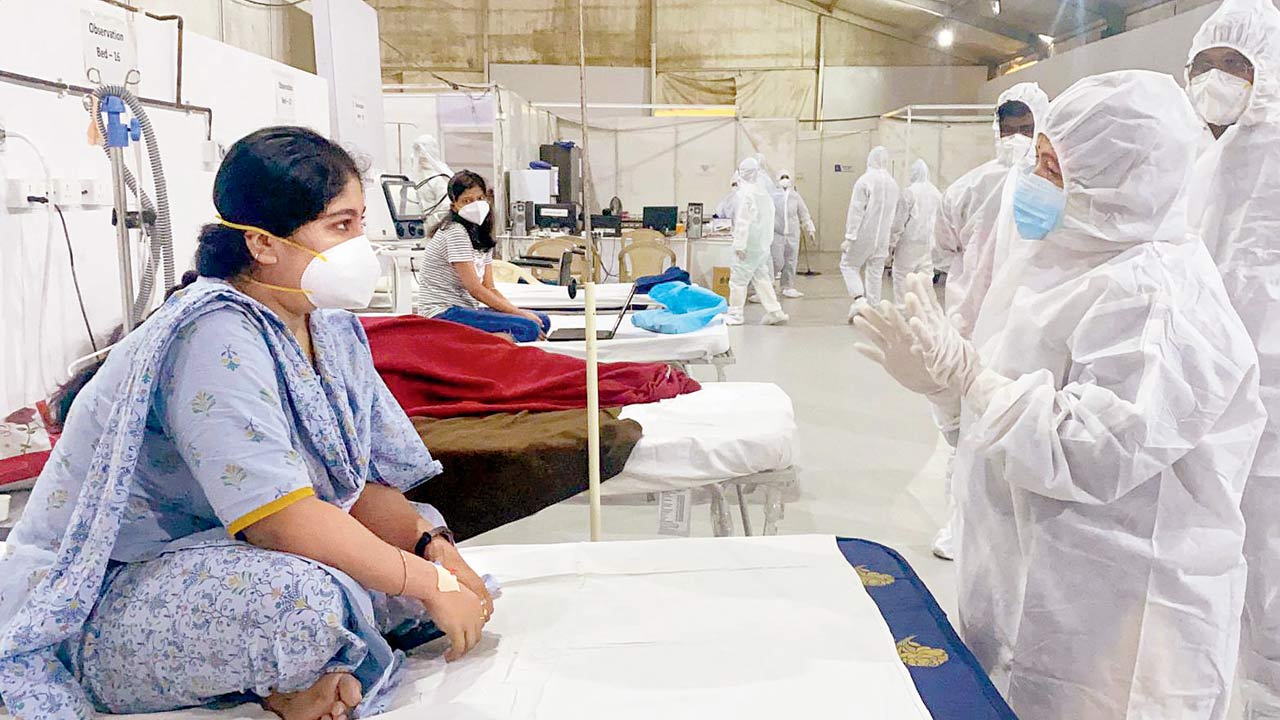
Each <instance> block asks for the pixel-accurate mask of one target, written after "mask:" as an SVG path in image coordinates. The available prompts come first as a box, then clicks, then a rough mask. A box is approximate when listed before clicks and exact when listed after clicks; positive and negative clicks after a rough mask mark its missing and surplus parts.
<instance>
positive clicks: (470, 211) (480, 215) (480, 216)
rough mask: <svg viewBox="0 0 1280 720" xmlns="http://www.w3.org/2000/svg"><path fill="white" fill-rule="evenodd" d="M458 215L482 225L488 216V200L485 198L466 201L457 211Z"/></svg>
mask: <svg viewBox="0 0 1280 720" xmlns="http://www.w3.org/2000/svg"><path fill="white" fill-rule="evenodd" d="M458 217H461V218H462V219H463V220H466V221H467V222H469V223H471V224H473V225H482V224H484V221H485V219H486V218H488V217H489V202H488V201H487V200H476V201H475V202H472V203H467V204H466V205H463V206H462V209H461V210H459V211H458Z"/></svg>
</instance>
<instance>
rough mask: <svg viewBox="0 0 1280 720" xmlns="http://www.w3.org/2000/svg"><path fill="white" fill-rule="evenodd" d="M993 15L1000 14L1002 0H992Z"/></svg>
mask: <svg viewBox="0 0 1280 720" xmlns="http://www.w3.org/2000/svg"><path fill="white" fill-rule="evenodd" d="M991 14H992V15H999V14H1000V0H991Z"/></svg>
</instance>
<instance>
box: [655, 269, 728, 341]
mask: <svg viewBox="0 0 1280 720" xmlns="http://www.w3.org/2000/svg"><path fill="white" fill-rule="evenodd" d="M649 297H650V298H653V299H654V300H656V301H658V302H660V303H662V304H663V305H665V306H666V308H665V309H662V310H645V311H643V312H638V313H636V314H635V315H633V316H632V317H631V322H632V323H634V324H635V326H636V327H638V328H644V329H645V330H649V331H650V332H657V333H663V334H664V335H680V334H682V333H690V332H693V331H695V330H701V329H702V328H704V327H706V326H708V325H710V324H711V321H712V320H715V318H716V316H717V315H720V314H721V313H723V312H724V311H725V310H727V309H728V307H729V305H728V303H726V302H725V301H724V298H722V297H720V296H719V295H717V294H715V293H713V292H711V291H710V290H707V289H706V288H701V287H698V286H697V285H690V284H688V283H684V282H668V283H663V284H661V285H657V286H655V287H654V288H652V289H651V290H649Z"/></svg>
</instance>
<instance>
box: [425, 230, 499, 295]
mask: <svg viewBox="0 0 1280 720" xmlns="http://www.w3.org/2000/svg"><path fill="white" fill-rule="evenodd" d="M468 261H470V262H473V263H475V267H476V275H477V276H479V278H480V279H481V280H484V272H485V269H486V268H488V267H489V265H491V264H493V251H492V250H486V251H483V252H481V251H480V250H476V249H475V248H473V247H472V246H471V236H470V235H468V234H467V231H466V228H464V227H462V226H461V225H459V224H458V223H457V222H452V221H446V222H445V224H443V225H441V226H440V229H439V230H436V234H435V235H432V236H431V239H430V240H428V241H427V249H426V250H425V251H424V252H423V253H422V256H421V257H420V258H419V259H418V270H417V279H418V290H417V292H416V293H414V296H413V312H414V314H416V315H422V316H423V317H435V316H437V315H439V314H440V313H442V312H444V311H446V310H448V309H449V308H455V307H461V308H468V309H476V308H479V307H480V303H479V302H477V301H476V299H475V298H473V297H471V293H469V292H467V288H466V287H464V286H463V284H462V281H461V280H459V279H458V273H457V271H456V270H454V268H453V263H457V262H468Z"/></svg>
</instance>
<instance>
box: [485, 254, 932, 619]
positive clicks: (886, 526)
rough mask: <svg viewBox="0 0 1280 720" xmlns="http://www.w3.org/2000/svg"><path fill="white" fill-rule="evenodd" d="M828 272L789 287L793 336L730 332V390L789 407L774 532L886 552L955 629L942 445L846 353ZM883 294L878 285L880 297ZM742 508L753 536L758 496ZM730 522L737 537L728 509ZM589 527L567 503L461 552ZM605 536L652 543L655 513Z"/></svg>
mask: <svg viewBox="0 0 1280 720" xmlns="http://www.w3.org/2000/svg"><path fill="white" fill-rule="evenodd" d="M836 260H837V257H836V256H835V255H831V256H822V257H821V259H819V258H818V257H816V256H815V258H814V263H815V269H817V270H819V271H820V272H821V273H822V274H820V275H816V276H812V277H805V276H801V277H799V278H798V280H797V283H796V284H797V287H799V288H800V289H801V290H803V291H804V292H805V293H806V296H805V297H804V298H800V299H796V300H784V301H783V307H784V309H785V310H786V312H787V313H788V314H790V315H791V322H790V324H788V325H785V326H778V327H764V326H761V325H760V324H759V321H760V318H761V316H762V315H763V314H764V310H763V309H762V308H761V307H760V306H759V305H748V307H747V324H746V325H744V326H743V327H741V328H731V332H732V337H733V352H734V354H735V355H736V356H737V364H736V365H734V366H731V367H730V368H729V369H728V376H729V380H731V381H739V382H772V383H776V384H778V385H780V386H781V387H782V388H783V389H784V390H786V392H787V393H788V394H789V395H790V396H791V399H792V401H793V403H794V405H795V413H796V423H797V425H798V426H799V432H798V434H797V445H796V458H795V465H796V479H797V490H796V492H795V493H793V494H792V495H791V496H789V502H788V503H787V508H786V517H785V518H784V519H783V521H782V522H781V523H779V530H778V531H779V533H782V534H799V533H830V534H834V535H842V536H846V537H858V538H865V539H868V540H873V541H875V542H879V543H882V544H884V545H888V546H889V547H891V548H894V549H895V550H897V551H898V552H900V553H901V554H902V555H903V556H904V557H906V559H907V560H908V562H910V563H911V565H912V566H913V567H914V568H915V570H916V572H917V573H919V575H920V577H921V578H923V579H924V581H925V583H926V584H927V585H928V586H929V589H930V590H932V591H933V594H934V595H935V596H936V597H937V599H938V602H939V603H940V604H941V605H942V607H943V608H944V609H946V611H947V612H948V613H949V614H952V616H953V617H954V611H955V607H956V591H955V575H954V565H953V564H952V563H950V562H946V561H943V560H939V559H937V558H935V557H934V556H933V555H932V553H931V550H930V548H931V547H932V543H933V536H934V533H935V532H936V531H937V529H938V527H939V525H940V524H941V523H942V522H943V521H944V519H945V514H946V509H945V508H946V499H945V493H944V488H943V482H944V476H945V469H946V444H945V443H944V442H942V440H941V438H940V437H939V435H938V432H937V430H936V428H935V427H934V425H933V422H932V420H931V419H930V416H929V407H928V402H927V401H925V400H924V399H923V398H922V397H920V396H918V395H914V394H912V393H909V392H907V391H906V390H903V389H902V388H901V387H899V386H898V385H897V384H896V383H895V382H893V380H891V379H890V378H889V377H888V375H886V374H885V373H884V371H883V370H882V369H881V368H880V367H879V366H878V365H876V364H874V363H872V362H871V361H869V360H867V359H865V358H863V357H862V356H861V355H859V354H858V353H857V352H856V351H855V350H854V349H853V345H854V342H855V340H856V339H857V333H856V332H855V331H854V330H853V329H852V328H851V327H850V326H849V325H847V324H846V322H845V318H846V314H847V313H848V310H849V300H848V296H847V295H846V294H845V290H844V283H843V282H842V281H841V279H840V274H839V272H838V271H837V269H836ZM803 267H804V262H803V260H802V261H801V268H803ZM889 288H890V283H889V282H888V279H887V278H886V283H885V289H886V293H888V291H889ZM692 373H693V375H694V377H696V378H697V379H698V380H700V381H703V382H712V381H714V380H715V372H714V370H713V369H712V368H710V367H695V368H693V371H692ZM751 499H752V501H753V504H752V522H753V525H754V527H755V528H757V529H758V528H759V527H760V525H761V524H762V523H763V508H762V505H761V501H762V500H763V493H756V494H755V495H754V496H753V497H752V498H751ZM699 500H700V503H699V505H698V506H697V507H696V508H695V509H694V514H693V528H692V533H693V534H694V535H695V536H704V537H705V536H710V535H711V534H712V533H711V513H710V506H709V499H708V498H707V497H701V498H699ZM733 510H734V518H735V523H738V525H737V529H738V532H739V533H741V521H740V519H739V518H738V517H737V516H738V510H737V507H736V504H735V506H734V508H733ZM587 522H588V521H587V505H586V501H585V499H584V498H574V499H571V500H568V501H566V502H563V503H560V504H559V505H555V506H553V507H550V508H547V509H546V510H544V511H542V512H540V513H538V514H536V515H534V516H532V517H528V518H525V519H523V520H520V521H518V522H515V523H512V524H510V525H507V526H505V527H502V528H499V529H497V530H494V531H492V532H489V533H486V534H484V535H481V536H479V537H477V538H475V539H473V540H472V541H470V543H469V544H496V543H553V542H568V541H578V540H585V539H586V538H587V532H588V527H587ZM603 524H604V534H605V539H608V540H626V539H639V538H653V537H657V529H658V510H657V506H656V503H655V502H654V501H653V499H652V498H647V497H644V496H637V497H636V498H634V499H627V500H625V501H624V500H614V499H607V500H606V504H605V506H604V511H603Z"/></svg>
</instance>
